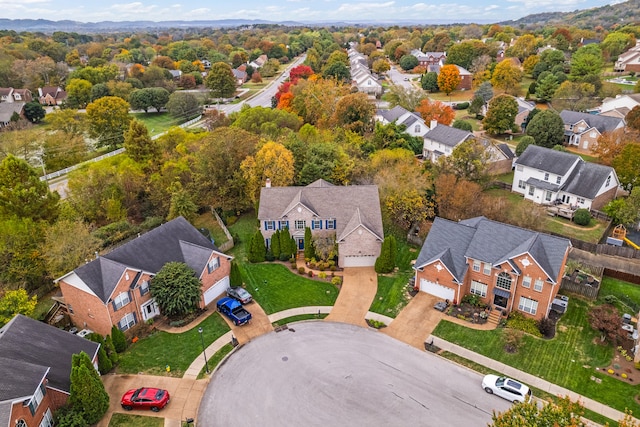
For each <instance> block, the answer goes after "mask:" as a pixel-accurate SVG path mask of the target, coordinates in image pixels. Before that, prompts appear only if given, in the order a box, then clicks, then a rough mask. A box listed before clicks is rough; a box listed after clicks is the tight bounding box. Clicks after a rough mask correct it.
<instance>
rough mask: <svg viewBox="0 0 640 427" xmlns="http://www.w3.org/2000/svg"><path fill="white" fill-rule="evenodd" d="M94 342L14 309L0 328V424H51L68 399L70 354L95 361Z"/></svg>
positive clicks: (20, 426) (95, 347)
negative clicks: (85, 356)
mask: <svg viewBox="0 0 640 427" xmlns="http://www.w3.org/2000/svg"><path fill="white" fill-rule="evenodd" d="M99 347H100V345H99V344H97V343H94V342H92V341H89V340H87V339H84V338H81V337H79V336H77V335H73V334H70V333H69V332H65V331H63V330H61V329H58V328H55V327H53V326H50V325H47V324H46V323H43V322H39V321H37V320H34V319H31V318H29V317H26V316H23V315H21V314H18V315H17V316H15V317H14V318H13V319H11V321H9V323H7V324H6V325H5V326H3V327H2V328H1V329H0V426H11V427H13V426H16V427H25V426H41V427H50V426H53V413H54V412H55V411H56V410H57V409H58V408H60V407H61V406H63V405H64V404H65V403H67V400H68V398H69V392H70V388H71V380H70V375H71V358H72V355H74V354H80V352H85V353H87V355H88V356H89V358H90V359H91V361H92V362H93V365H94V367H95V368H96V369H97V366H98V348H99Z"/></svg>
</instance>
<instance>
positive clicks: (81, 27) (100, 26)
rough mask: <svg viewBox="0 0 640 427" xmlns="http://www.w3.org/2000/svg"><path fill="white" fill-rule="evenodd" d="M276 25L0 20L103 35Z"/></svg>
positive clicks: (23, 27)
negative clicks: (110, 33) (140, 31)
mask: <svg viewBox="0 0 640 427" xmlns="http://www.w3.org/2000/svg"><path fill="white" fill-rule="evenodd" d="M259 24H276V23H275V22H270V21H264V20H261V19H253V20H252V19H221V20H214V21H162V22H154V21H101V22H79V21H50V20H47V19H0V29H2V30H14V31H42V32H44V33H51V32H53V31H69V32H82V33H102V32H109V31H124V30H139V29H152V28H189V27H191V28H195V27H209V28H225V27H239V26H243V25H259ZM283 25H301V24H299V23H298V24H292V23H289V24H283Z"/></svg>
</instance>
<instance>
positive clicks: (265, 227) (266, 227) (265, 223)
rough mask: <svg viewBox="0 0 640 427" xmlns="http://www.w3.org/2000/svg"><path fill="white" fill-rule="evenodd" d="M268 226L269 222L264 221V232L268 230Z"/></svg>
mask: <svg viewBox="0 0 640 427" xmlns="http://www.w3.org/2000/svg"><path fill="white" fill-rule="evenodd" d="M268 224H269V221H265V222H264V229H265V230H268V229H269V227H268Z"/></svg>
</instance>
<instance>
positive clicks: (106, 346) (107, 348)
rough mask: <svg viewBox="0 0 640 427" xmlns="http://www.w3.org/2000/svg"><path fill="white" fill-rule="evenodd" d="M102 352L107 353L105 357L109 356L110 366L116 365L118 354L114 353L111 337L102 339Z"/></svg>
mask: <svg viewBox="0 0 640 427" xmlns="http://www.w3.org/2000/svg"><path fill="white" fill-rule="evenodd" d="M125 342H126V341H125ZM104 350H105V351H106V352H107V356H109V360H111V365H115V364H116V363H118V352H117V351H116V348H115V347H114V345H113V340H112V339H111V335H107V336H106V337H105V338H104Z"/></svg>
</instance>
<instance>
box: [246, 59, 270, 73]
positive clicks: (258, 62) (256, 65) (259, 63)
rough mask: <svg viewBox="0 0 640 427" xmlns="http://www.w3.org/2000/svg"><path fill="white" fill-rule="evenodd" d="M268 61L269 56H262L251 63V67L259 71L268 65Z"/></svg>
mask: <svg viewBox="0 0 640 427" xmlns="http://www.w3.org/2000/svg"><path fill="white" fill-rule="evenodd" d="M268 60H269V58H267V55H260V56H258V57H257V58H256V59H254V60H253V61H251V62H249V65H251V66H252V67H253V68H254V69H255V70H257V69H258V68H260V67H262V66H263V65H264V64H266V63H267V61H268Z"/></svg>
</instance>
